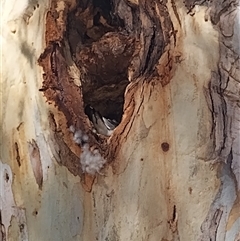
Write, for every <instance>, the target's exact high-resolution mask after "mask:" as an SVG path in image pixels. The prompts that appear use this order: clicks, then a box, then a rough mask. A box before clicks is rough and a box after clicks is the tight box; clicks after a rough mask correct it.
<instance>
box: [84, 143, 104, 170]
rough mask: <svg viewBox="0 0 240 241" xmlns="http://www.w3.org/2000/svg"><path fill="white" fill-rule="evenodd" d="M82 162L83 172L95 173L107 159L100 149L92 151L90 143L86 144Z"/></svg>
mask: <svg viewBox="0 0 240 241" xmlns="http://www.w3.org/2000/svg"><path fill="white" fill-rule="evenodd" d="M80 162H81V165H82V170H83V172H86V173H88V174H91V175H94V174H95V173H96V172H97V173H99V171H100V170H101V169H102V168H103V165H104V164H105V162H106V160H105V159H104V158H103V157H102V156H101V154H100V153H99V150H97V149H95V150H93V151H91V150H90V148H89V145H88V144H85V145H84V146H83V152H82V154H81V156H80Z"/></svg>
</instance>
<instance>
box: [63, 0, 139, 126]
mask: <svg viewBox="0 0 240 241" xmlns="http://www.w3.org/2000/svg"><path fill="white" fill-rule="evenodd" d="M123 29H124V24H123V20H121V19H120V18H119V17H118V16H117V15H115V14H114V6H113V3H112V1H111V0H90V1H87V0H85V1H83V0H81V1H80V0H79V1H78V4H77V7H76V8H75V9H74V10H73V11H72V12H70V13H69V15H68V25H67V38H68V41H69V46H70V51H71V54H72V58H73V60H74V62H75V63H76V65H77V67H78V69H79V70H80V79H81V85H82V86H81V88H82V93H83V101H84V105H85V106H87V105H91V106H92V107H94V108H95V109H96V110H97V111H99V112H100V113H101V115H103V116H105V117H107V118H110V119H115V120H116V121H117V122H120V121H121V118H122V114H123V104H124V92H125V89H126V86H127V85H128V83H129V81H128V66H129V63H130V61H131V57H132V54H133V50H134V46H133V45H134V41H133V39H132V38H131V37H129V36H128V35H127V34H124V33H123V32H124V31H123ZM85 106H84V107H85Z"/></svg>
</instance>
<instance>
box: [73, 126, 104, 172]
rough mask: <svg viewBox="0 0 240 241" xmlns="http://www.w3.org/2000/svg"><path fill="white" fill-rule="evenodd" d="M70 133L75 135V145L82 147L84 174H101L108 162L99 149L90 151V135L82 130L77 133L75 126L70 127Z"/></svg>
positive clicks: (81, 161) (81, 158)
mask: <svg viewBox="0 0 240 241" xmlns="http://www.w3.org/2000/svg"><path fill="white" fill-rule="evenodd" d="M70 131H71V132H72V133H73V140H74V142H75V143H77V144H79V145H80V146H82V150H83V151H82V153H81V156H80V163H81V166H82V170H83V172H86V173H88V174H91V175H94V174H96V172H97V173H100V170H101V169H102V168H103V166H104V164H105V163H106V160H105V159H104V158H103V157H102V156H101V154H100V153H99V150H98V149H95V150H93V151H91V150H90V147H89V144H88V143H87V142H88V139H89V138H88V135H86V134H84V133H83V132H82V131H81V130H78V131H76V130H75V128H74V127H73V126H70Z"/></svg>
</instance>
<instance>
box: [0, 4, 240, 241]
mask: <svg viewBox="0 0 240 241" xmlns="http://www.w3.org/2000/svg"><path fill="white" fill-rule="evenodd" d="M131 2H132V4H136V5H137V4H138V2H137V1H134V2H133V1H131ZM17 3H18V4H17ZM120 3H121V4H122V3H123V2H120ZM171 3H172V2H171ZM121 4H120V5H121ZM49 6H50V4H49V2H47V1H41V2H39V3H37V2H33V3H29V2H27V1H26V2H25V3H24V2H21V4H20V3H19V1H10V0H6V1H4V2H3V5H2V16H3V17H2V23H1V24H2V26H1V27H2V32H1V44H2V63H1V64H2V70H1V71H2V73H1V99H2V104H1V126H2V129H1V132H2V133H1V137H2V138H1V163H0V164H1V165H0V172H1V176H0V178H1V199H0V201H1V203H0V205H1V206H0V207H1V223H2V236H0V240H14V241H15V240H34V241H35V240H37V241H41V240H44V241H45V240H51V241H55V240H56V241H59V240H69V241H70V240H71V241H73V240H111V241H113V240H136V241H137V240H148V241H150V240H151V241H155V240H156V241H157V240H161V241H167V240H168V241H169V240H201V241H204V240H217V241H223V240H226V241H237V240H238V239H239V236H240V231H239V230H240V211H239V210H240V204H239V202H240V200H239V189H240V178H239V176H240V171H239V170H240V166H239V163H240V158H239V155H240V153H239V150H240V148H239V145H240V141H239V136H240V127H239V126H240V110H239V108H240V107H239V93H240V86H239V69H238V68H237V64H239V49H240V48H239V34H238V33H239V22H240V21H239V19H240V15H239V14H240V11H239V7H238V8H236V9H235V10H234V11H233V12H232V13H233V14H232V15H227V13H228V12H227V11H226V12H225V13H226V14H225V15H224V14H222V15H221V16H220V19H221V18H222V19H221V20H222V21H220V23H219V25H218V26H216V25H214V24H213V23H212V22H211V21H210V20H209V21H205V20H206V19H205V18H206V10H207V9H206V7H203V6H198V7H195V8H196V12H195V14H194V15H193V16H191V15H190V14H187V9H186V8H185V7H184V6H183V5H181V4H180V3H179V5H177V6H176V9H177V12H178V15H176V12H175V8H174V6H173V4H170V2H169V3H168V4H167V6H168V11H169V14H170V17H171V19H172V22H173V26H174V29H175V30H177V31H178V32H177V40H176V45H175V43H174V39H173V38H170V40H169V44H168V46H167V47H166V48H167V50H168V51H166V52H165V53H164V54H163V55H162V56H161V58H160V59H159V60H157V63H156V66H157V71H158V73H163V72H164V73H166V75H165V77H163V78H162V79H161V81H160V77H159V76H158V77H151V79H150V78H149V79H147V77H146V76H141V77H136V73H134V71H133V70H129V79H130V80H132V82H131V83H130V84H129V86H128V87H127V90H126V93H125V107H124V108H125V112H124V115H123V120H122V123H121V124H120V125H119V127H117V129H116V131H115V132H114V134H113V136H112V137H110V139H109V140H108V145H109V147H108V148H109V150H111V151H112V150H116V153H115V156H114V160H112V162H111V164H110V165H109V164H108V165H107V166H106V168H105V169H104V174H105V175H104V176H101V175H97V177H96V179H95V180H94V184H93V186H92V190H91V192H87V191H86V188H84V187H83V185H82V183H81V180H80V177H79V176H78V175H77V173H74V172H73V171H71V168H70V167H69V166H67V168H66V167H65V165H64V161H65V160H66V159H71V158H72V157H71V158H70V154H69V155H67V154H66V153H64V152H61V147H59V141H57V140H56V139H57V138H56V135H55V133H54V131H52V130H53V128H52V127H51V122H50V121H49V112H50V111H51V113H52V114H53V115H54V116H55V119H56V123H57V124H56V125H57V127H56V129H58V130H60V132H61V131H62V132H63V133H67V132H69V131H68V129H67V124H66V122H67V121H66V119H65V118H64V116H63V114H62V113H61V112H60V111H58V110H57V108H55V107H54V106H53V105H49V104H48V103H46V98H44V97H43V95H42V93H41V92H39V89H40V88H41V87H42V82H43V77H42V74H43V71H42V68H41V67H40V66H39V65H38V59H39V56H40V55H41V54H42V53H43V52H44V49H45V47H46V46H45V18H46V12H47V10H48V8H49ZM64 7H65V5H64V2H62V1H59V5H58V9H59V12H61V10H62V9H64ZM156 8H157V7H156ZM119 14H120V13H119ZM120 15H121V14H120ZM159 18H160V16H159ZM224 18H225V19H224ZM213 20H214V18H213ZM180 23H181V26H180ZM130 25H131V24H129V25H128V27H129V28H131V26H130ZM146 25H147V24H146ZM229 26H231V27H229ZM217 27H219V28H220V29H221V31H219V29H218V28H217ZM226 39H227V40H226ZM222 40H224V41H225V40H226V41H229V42H228V43H227V42H226V41H225V42H224V41H222ZM226 46H227V47H226ZM225 47H226V48H225ZM224 48H225V49H224ZM143 55H144V53H143V54H142V56H143ZM169 56H171V59H172V60H175V61H173V63H172V68H173V69H174V70H173V71H172V70H168V67H166V66H167V63H169V61H168V60H169ZM236 56H238V58H236ZM232 58H233V59H234V61H232ZM152 61H153V60H152ZM136 62H137V60H135V64H136ZM136 65H137V64H136ZM139 66H141V63H140V64H139ZM219 66H220V67H222V69H225V70H226V73H225V74H226V75H227V76H228V77H229V78H228V81H227V83H225V82H224V81H225V80H224V79H223V73H222V72H221V71H222V70H221V71H219V69H218V67H219ZM139 68H140V67H139ZM168 73H169V74H171V75H170V76H169V75H168ZM77 74H78V75H79V73H77ZM219 76H221V78H220V77H219ZM78 77H79V76H78ZM146 79H147V81H146ZM219 79H220V80H221V81H220V84H219ZM133 80H134V81H133ZM163 83H164V84H163ZM209 83H210V84H209ZM224 83H225V84H224ZM218 87H219V88H218ZM219 90H224V92H223V93H220V92H219ZM219 93H220V94H219ZM223 106H224V108H223ZM65 135H66V134H65ZM213 136H214V137H213ZM63 139H64V141H65V142H66V143H67V144H66V145H69V146H71V148H70V149H71V150H72V151H73V152H74V153H75V154H76V155H79V153H80V150H79V148H78V147H77V146H76V145H74V143H71V140H69V139H68V140H67V138H66V137H65V136H64V137H63ZM112 146H118V147H119V148H116V149H114V148H112ZM75 158H76V157H75ZM72 173H74V175H73V174H72ZM210 238H211V239H210Z"/></svg>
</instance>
